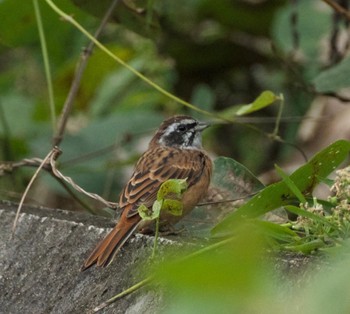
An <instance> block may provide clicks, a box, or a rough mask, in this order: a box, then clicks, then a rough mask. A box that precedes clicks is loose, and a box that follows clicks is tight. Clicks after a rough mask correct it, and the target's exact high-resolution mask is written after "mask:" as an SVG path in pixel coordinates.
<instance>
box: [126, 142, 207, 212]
mask: <svg viewBox="0 0 350 314" xmlns="http://www.w3.org/2000/svg"><path fill="white" fill-rule="evenodd" d="M205 162H206V156H205V155H204V153H203V152H201V151H200V150H184V149H182V150H180V149H176V148H169V147H157V148H155V149H152V150H148V151H147V152H146V153H145V154H144V155H142V156H141V158H140V160H139V162H138V163H137V165H136V167H135V170H134V173H133V175H132V177H131V179H130V180H129V182H128V183H127V184H126V186H125V188H124V190H123V191H122V193H121V195H120V200H119V205H120V207H121V208H125V207H127V208H128V214H127V217H131V216H133V215H135V214H137V208H138V207H139V206H140V205H141V204H144V205H145V206H146V207H151V206H152V204H153V203H154V201H155V200H156V198H157V192H158V189H159V187H160V186H161V184H162V183H163V182H165V181H167V180H169V179H187V184H188V187H190V186H191V185H193V184H195V183H196V182H197V181H198V180H199V178H200V177H201V175H202V173H203V170H204V167H205ZM127 205H133V206H127Z"/></svg>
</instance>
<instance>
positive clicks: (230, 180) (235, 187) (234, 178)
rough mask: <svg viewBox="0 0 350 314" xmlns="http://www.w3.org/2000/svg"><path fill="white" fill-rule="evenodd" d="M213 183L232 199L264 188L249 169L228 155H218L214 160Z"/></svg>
mask: <svg viewBox="0 0 350 314" xmlns="http://www.w3.org/2000/svg"><path fill="white" fill-rule="evenodd" d="M211 185H212V186H213V187H214V188H216V189H219V190H220V191H221V192H223V193H224V194H225V195H227V196H229V197H230V198H232V199H234V198H241V197H243V196H247V195H249V194H251V193H255V192H257V191H260V190H261V189H263V188H264V185H263V184H262V183H261V182H260V181H259V179H258V178H257V177H256V176H255V175H254V174H253V173H252V172H251V171H249V169H247V168H246V167H245V166H243V165H242V164H240V163H239V162H238V161H236V160H234V159H231V158H228V157H218V158H216V159H215V160H214V174H213V178H212V181H211Z"/></svg>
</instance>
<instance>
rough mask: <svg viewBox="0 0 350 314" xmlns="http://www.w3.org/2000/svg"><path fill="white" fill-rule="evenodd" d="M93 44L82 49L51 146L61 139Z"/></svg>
mask: <svg viewBox="0 0 350 314" xmlns="http://www.w3.org/2000/svg"><path fill="white" fill-rule="evenodd" d="M118 2H119V0H114V1H113V2H112V3H111V5H110V7H109V8H108V10H107V11H106V13H105V15H104V17H103V19H102V21H101V23H100V25H99V27H98V28H97V30H96V32H95V33H94V37H95V39H97V38H98V36H99V35H100V34H101V31H102V29H103V28H104V27H105V25H106V24H107V22H108V20H109V18H110V16H111V14H112V13H113V10H114V8H115V6H116V5H117V4H118ZM94 46H95V43H94V42H93V41H90V43H89V45H88V46H87V48H86V49H84V51H83V53H82V56H81V60H80V62H79V64H78V66H77V70H76V72H75V77H74V80H73V82H72V85H71V87H70V90H69V93H68V96H67V99H66V101H65V103H64V106H63V109H62V113H61V118H60V121H59V125H58V131H57V133H56V134H55V136H54V138H53V147H55V146H58V145H59V144H60V143H61V141H62V138H63V134H64V130H65V128H66V125H67V121H68V117H69V113H70V111H71V109H72V107H73V102H74V100H75V97H76V95H77V92H78V89H79V86H80V82H81V78H82V76H83V73H84V71H85V68H86V65H87V61H88V58H89V57H90V55H91V53H92V50H93V48H94Z"/></svg>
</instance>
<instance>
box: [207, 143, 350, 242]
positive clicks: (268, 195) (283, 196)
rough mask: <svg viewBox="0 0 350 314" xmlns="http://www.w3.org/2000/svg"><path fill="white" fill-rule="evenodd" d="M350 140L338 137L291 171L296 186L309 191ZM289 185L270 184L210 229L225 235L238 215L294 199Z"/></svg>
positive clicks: (349, 146)
mask: <svg viewBox="0 0 350 314" xmlns="http://www.w3.org/2000/svg"><path fill="white" fill-rule="evenodd" d="M349 151H350V142H348V141H345V140H339V141H337V142H335V143H333V144H331V145H330V146H328V147H327V148H325V149H324V150H322V151H321V152H319V153H318V154H316V155H315V156H314V157H313V158H312V159H311V160H310V161H309V162H308V163H306V164H305V165H303V166H302V167H300V168H299V169H297V170H296V171H295V172H294V173H293V174H291V175H290V179H291V180H292V181H293V182H294V184H295V186H296V187H297V188H298V189H299V190H300V191H301V192H302V193H304V194H305V195H307V194H311V192H312V191H313V189H314V187H315V186H316V185H317V184H318V183H319V182H320V177H327V176H328V175H329V174H330V173H331V172H332V171H333V170H335V169H336V167H337V166H338V165H339V164H340V163H341V162H342V161H343V160H344V159H345V158H346V157H347V156H348V153H349ZM295 201H296V200H295V198H294V197H293V194H292V193H291V191H290V188H289V187H288V186H287V184H286V183H285V182H284V181H281V182H277V183H274V184H271V185H269V186H268V187H266V188H265V189H263V190H262V191H261V192H260V193H258V194H257V195H255V196H254V197H253V198H252V199H251V200H250V201H248V202H247V203H245V204H244V205H243V206H241V207H240V208H239V209H238V210H237V211H235V212H234V213H232V214H230V215H228V216H227V217H226V218H225V219H224V220H223V221H221V222H220V223H219V224H217V225H216V226H215V227H214V228H213V229H212V234H213V235H227V234H231V233H232V232H233V230H234V227H235V224H236V223H237V222H238V221H240V220H241V218H255V217H258V216H261V215H263V214H265V213H267V212H268V211H271V210H273V209H275V208H278V207H280V206H285V205H290V204H293V202H295Z"/></svg>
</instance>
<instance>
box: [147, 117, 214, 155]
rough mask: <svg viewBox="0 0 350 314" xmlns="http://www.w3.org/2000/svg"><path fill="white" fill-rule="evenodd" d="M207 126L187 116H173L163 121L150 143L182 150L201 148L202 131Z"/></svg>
mask: <svg viewBox="0 0 350 314" xmlns="http://www.w3.org/2000/svg"><path fill="white" fill-rule="evenodd" d="M208 126H209V125H208V124H206V123H203V122H199V121H197V120H196V119H193V118H191V117H189V116H174V117H171V118H169V119H167V120H165V121H164V122H163V123H162V124H161V126H160V127H159V129H158V131H157V133H156V134H155V135H154V137H153V138H152V140H151V142H150V146H152V145H163V146H170V147H179V148H184V149H201V148H202V134H201V133H202V131H203V130H204V129H205V128H207V127H208Z"/></svg>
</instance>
